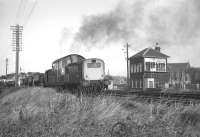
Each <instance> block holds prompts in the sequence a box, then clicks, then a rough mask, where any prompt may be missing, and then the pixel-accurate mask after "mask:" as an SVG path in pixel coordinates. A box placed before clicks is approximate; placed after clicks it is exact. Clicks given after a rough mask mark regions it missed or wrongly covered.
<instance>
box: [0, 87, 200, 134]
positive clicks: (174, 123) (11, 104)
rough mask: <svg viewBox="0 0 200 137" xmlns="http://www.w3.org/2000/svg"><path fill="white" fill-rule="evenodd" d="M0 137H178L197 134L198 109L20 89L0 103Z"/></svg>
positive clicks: (34, 89) (108, 97) (42, 89)
mask: <svg viewBox="0 0 200 137" xmlns="http://www.w3.org/2000/svg"><path fill="white" fill-rule="evenodd" d="M0 108H1V109H0V136H2V137H67V136H68V137H118V136H119V137H122V136H124V137H125V136H127V137H182V136H185V137H186V136H189V135H190V136H192V137H193V136H194V137H195V136H196V135H200V133H199V129H200V107H199V106H198V105H197V106H187V107H186V106H183V105H182V104H176V105H175V104H172V105H170V106H169V105H168V104H167V103H166V104H161V103H152V104H148V103H145V102H137V101H130V100H123V99H119V98H117V99H116V98H115V97H111V96H104V95H99V96H95V97H91V96H90V97H89V96H81V97H80V98H78V97H76V96H74V95H71V94H69V93H64V94H61V93H57V92H56V91H55V90H54V89H51V88H24V89H19V90H18V91H16V92H12V93H10V94H8V95H6V96H4V97H2V98H1V100H0Z"/></svg>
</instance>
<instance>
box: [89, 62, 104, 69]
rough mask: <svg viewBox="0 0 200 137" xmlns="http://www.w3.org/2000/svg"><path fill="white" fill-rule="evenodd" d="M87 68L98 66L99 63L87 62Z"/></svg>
mask: <svg viewBox="0 0 200 137" xmlns="http://www.w3.org/2000/svg"><path fill="white" fill-rule="evenodd" d="M87 67H88V68H100V67H101V63H87Z"/></svg>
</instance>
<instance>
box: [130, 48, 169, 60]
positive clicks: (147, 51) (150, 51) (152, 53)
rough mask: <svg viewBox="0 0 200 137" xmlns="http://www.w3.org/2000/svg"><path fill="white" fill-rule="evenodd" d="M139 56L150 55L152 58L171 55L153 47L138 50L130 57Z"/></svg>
mask: <svg viewBox="0 0 200 137" xmlns="http://www.w3.org/2000/svg"><path fill="white" fill-rule="evenodd" d="M137 57H143V58H144V57H150V58H168V57H169V56H167V55H165V54H163V53H161V52H160V51H157V50H155V49H152V48H145V49H143V50H142V51H140V52H138V53H137V54H135V55H133V56H131V57H130V58H137Z"/></svg>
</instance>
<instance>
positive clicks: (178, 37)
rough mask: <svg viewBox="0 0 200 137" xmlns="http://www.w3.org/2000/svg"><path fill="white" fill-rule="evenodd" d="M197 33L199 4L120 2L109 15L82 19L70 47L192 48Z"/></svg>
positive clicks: (189, 0)
mask: <svg viewBox="0 0 200 137" xmlns="http://www.w3.org/2000/svg"><path fill="white" fill-rule="evenodd" d="M199 30H200V1H199V0H168V1H166V0H136V1H134V2H132V3H127V2H120V3H119V4H118V6H117V7H116V8H115V9H113V10H112V11H110V12H109V13H104V14H99V15H92V16H86V17H84V19H83V23H82V25H81V27H80V29H79V31H78V32H77V33H76V35H75V38H74V43H81V44H82V45H84V46H86V47H87V48H92V47H94V46H96V45H98V43H100V42H103V43H105V44H104V45H106V44H108V43H110V42H112V43H115V42H116V43H117V42H130V43H131V42H132V43H134V45H138V46H151V45H153V44H154V43H156V42H159V43H161V45H162V46H171V45H183V46H184V45H189V44H195V41H196V40H197V38H198V37H199V34H200V33H199V32H200V31H199ZM74 43H73V44H74Z"/></svg>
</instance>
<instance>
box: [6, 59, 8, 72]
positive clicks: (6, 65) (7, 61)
mask: <svg viewBox="0 0 200 137" xmlns="http://www.w3.org/2000/svg"><path fill="white" fill-rule="evenodd" d="M7 74H8V58H6V76H7Z"/></svg>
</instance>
